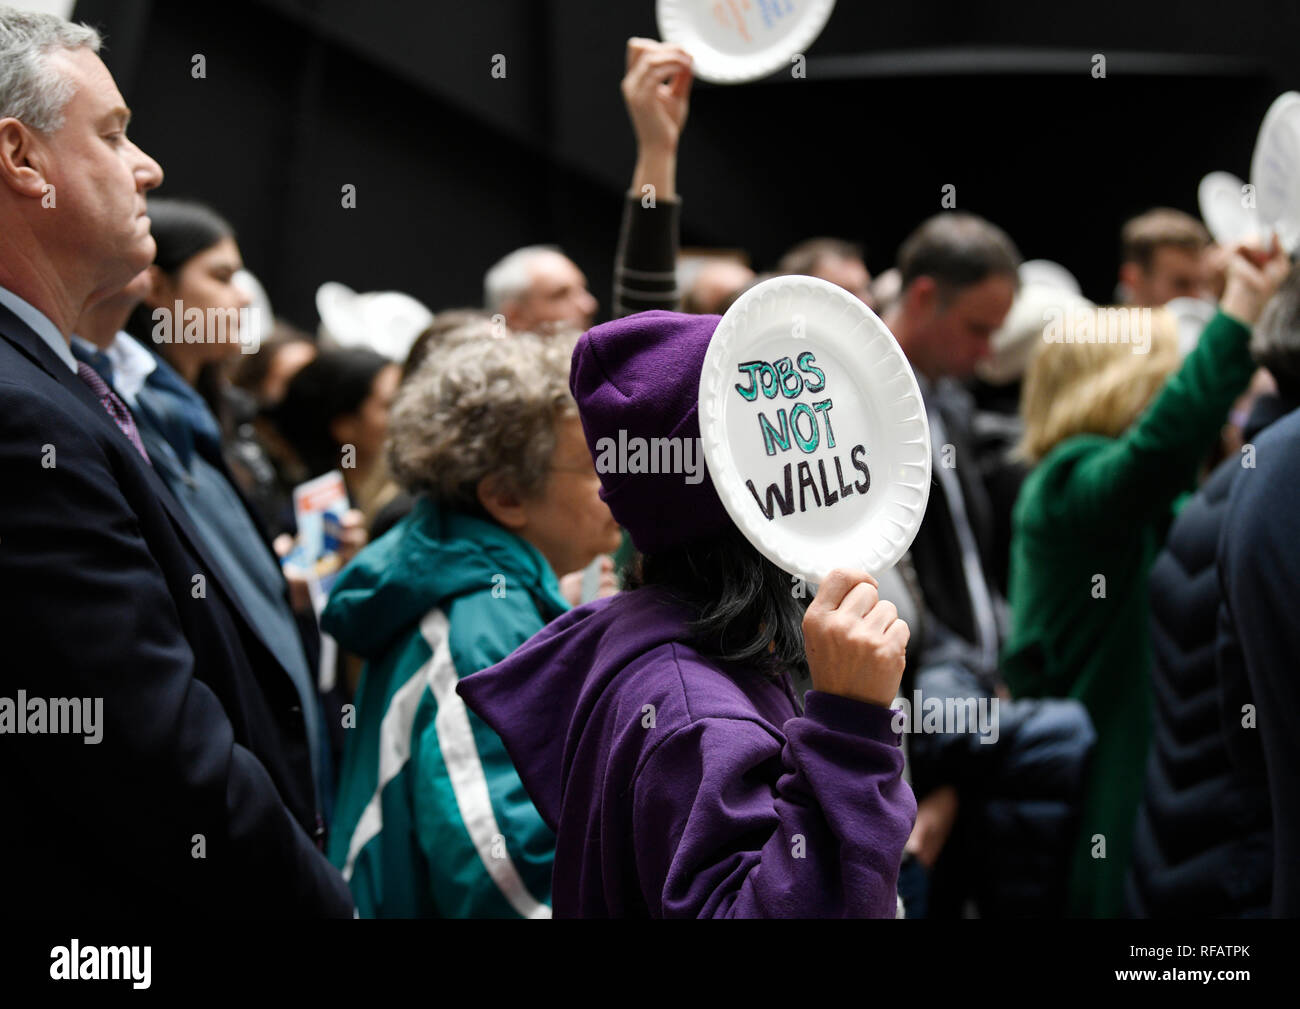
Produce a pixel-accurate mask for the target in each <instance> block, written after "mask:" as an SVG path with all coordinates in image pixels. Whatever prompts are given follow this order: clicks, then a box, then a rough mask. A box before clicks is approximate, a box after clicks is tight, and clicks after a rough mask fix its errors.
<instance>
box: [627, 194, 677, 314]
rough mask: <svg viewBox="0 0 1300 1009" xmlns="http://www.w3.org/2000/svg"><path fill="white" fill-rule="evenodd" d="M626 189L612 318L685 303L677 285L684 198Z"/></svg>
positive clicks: (675, 306)
mask: <svg viewBox="0 0 1300 1009" xmlns="http://www.w3.org/2000/svg"><path fill="white" fill-rule="evenodd" d="M648 203H649V198H648V197H642V195H641V194H640V193H632V192H630V193H628V194H627V197H626V199H625V200H624V203H623V224H622V226H621V228H620V229H619V235H618V251H617V252H616V254H615V256H614V300H613V301H612V302H611V304H612V305H613V306H614V318H616V319H619V318H622V317H623V316H625V315H632V314H633V313H636V312H648V311H651V310H653V309H664V310H666V311H671V312H675V311H678V310H679V306H680V304H681V294H680V292H679V291H678V290H677V247H678V241H679V239H678V229H679V227H680V225H679V218H680V215H681V200H680V199H678V198H675V199H671V200H665V199H656V200H655V201H654V205H653V206H648V205H647V204H648Z"/></svg>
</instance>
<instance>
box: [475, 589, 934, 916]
mask: <svg viewBox="0 0 1300 1009" xmlns="http://www.w3.org/2000/svg"><path fill="white" fill-rule="evenodd" d="M689 619H690V614H689V613H688V612H687V611H686V610H684V609H683V608H682V607H681V606H680V604H678V603H675V602H674V601H673V600H671V599H670V598H669V597H668V596H667V595H665V593H664V592H663V590H661V589H657V588H653V587H647V588H641V589H637V590H635V591H632V592H625V593H622V594H620V595H617V596H614V597H611V598H609V599H602V600H599V601H597V602H594V603H589V604H587V605H586V606H582V607H580V608H578V609H575V610H571V611H570V612H568V613H566V614H564V615H562V616H560V617H559V618H557V619H556V620H554V621H553V622H552V623H550V624H549V625H548V626H547V627H546V628H545V629H543V630H542V631H540V632H538V633H537V634H536V635H535V636H534V637H532V638H531V639H530V640H529V641H528V642H526V643H525V644H524V645H523V646H522V647H520V648H519V649H518V650H517V651H516V652H515V653H514V654H512V655H511V656H510V657H509V658H507V659H505V660H504V661H502V662H499V663H497V664H496V665H495V666H491V667H489V668H488V669H485V670H483V671H482V672H479V673H475V674H473V675H471V676H468V677H466V678H464V679H462V680H461V681H460V683H459V685H458V686H457V688H456V689H457V690H458V691H459V692H460V694H461V696H462V697H464V699H465V702H466V704H468V705H469V707H470V708H472V709H473V710H474V711H475V712H476V713H477V714H478V715H479V716H480V717H481V718H482V719H483V720H484V721H485V722H487V723H488V725H490V726H491V727H492V728H493V729H494V730H495V731H496V732H497V733H498V735H500V737H501V738H502V740H503V741H504V742H505V746H506V749H507V750H508V751H509V754H510V757H511V759H512V760H513V761H514V764H515V767H516V769H517V770H518V772H519V776H520V778H521V780H522V781H523V783H524V787H525V788H526V789H527V790H528V793H529V795H530V796H531V797H532V799H533V802H534V803H535V804H536V806H537V809H538V811H539V812H540V813H541V815H542V818H543V819H544V820H545V821H546V822H547V824H549V825H550V826H551V828H552V829H553V830H554V831H555V834H556V847H555V871H554V877H553V908H554V914H555V917H557V918H562V917H570V918H575V917H654V918H715V917H716V918H721V917H755V918H797V917H839V916H844V917H850V916H851V917H888V918H892V917H894V914H895V908H896V900H895V893H896V889H897V882H898V866H899V862H900V860H901V858H902V853H903V845H904V843H905V842H906V841H907V838H908V834H909V833H910V832H911V829H912V823H913V821H914V820H915V818H916V800H915V798H914V797H913V795H912V790H911V789H910V788H909V787H908V786H907V784H906V783H905V782H904V781H903V780H902V778H901V777H900V775H901V773H902V769H903V754H902V750H901V749H900V737H899V734H898V733H896V732H895V731H894V730H893V728H892V725H891V720H892V715H893V712H891V711H890V710H889V709H888V708H882V707H878V706H876V705H873V704H866V703H864V702H861V701H855V700H851V699H849V698H845V697H838V696H835V695H832V694H825V693H820V692H817V691H810V692H809V693H808V694H807V696H806V699H805V702H806V709H805V710H804V711H803V713H802V714H801V713H800V712H799V710H798V709H799V705H798V702H797V700H796V697H795V694H794V692H793V690H792V688H791V686H790V682H789V680H788V678H786V677H784V676H782V677H780V678H773V677H766V676H763V675H761V674H758V673H744V672H740V673H737V672H732V673H727V672H725V671H724V670H723V667H722V666H721V665H719V664H718V663H717V662H714V661H712V660H710V659H707V658H704V657H703V656H701V655H700V654H699V653H698V652H696V651H694V650H693V649H692V648H690V647H689V646H688V645H686V644H684V643H683V642H685V641H686V640H688V637H687V631H686V623H687V621H688V620H689Z"/></svg>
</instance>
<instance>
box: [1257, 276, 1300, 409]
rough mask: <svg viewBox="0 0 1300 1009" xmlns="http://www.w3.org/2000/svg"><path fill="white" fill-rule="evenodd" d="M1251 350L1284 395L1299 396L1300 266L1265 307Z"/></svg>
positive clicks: (1297, 397) (1298, 397) (1296, 397)
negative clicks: (1275, 380)
mask: <svg viewBox="0 0 1300 1009" xmlns="http://www.w3.org/2000/svg"><path fill="white" fill-rule="evenodd" d="M1250 353H1251V356H1252V357H1253V358H1254V359H1255V363H1256V364H1258V365H1260V366H1261V367H1263V368H1267V369H1268V370H1269V371H1270V372H1271V373H1272V375H1273V377H1274V378H1275V379H1277V387H1278V389H1279V390H1280V391H1281V392H1282V393H1283V395H1286V396H1288V397H1290V398H1295V399H1300V266H1296V267H1292V269H1291V272H1290V273H1289V274H1287V278H1286V280H1284V281H1283V282H1282V286H1281V287H1279V288H1278V290H1277V293H1276V294H1275V295H1273V297H1272V299H1271V300H1270V301H1269V303H1268V304H1267V305H1265V306H1264V312H1263V314H1262V315H1260V317H1259V322H1258V323H1256V324H1255V330H1254V332H1253V333H1252V334H1251V337H1250Z"/></svg>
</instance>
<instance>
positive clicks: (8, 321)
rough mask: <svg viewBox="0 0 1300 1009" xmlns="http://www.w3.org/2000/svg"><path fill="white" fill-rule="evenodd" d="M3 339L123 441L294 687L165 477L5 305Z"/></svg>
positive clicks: (0, 317) (0, 314)
mask: <svg viewBox="0 0 1300 1009" xmlns="http://www.w3.org/2000/svg"><path fill="white" fill-rule="evenodd" d="M0 337H3V338H4V339H6V340H8V341H9V342H10V343H12V344H13V345H14V346H15V347H17V348H18V350H19V351H21V352H22V353H23V354H24V355H26V356H27V357H28V358H30V359H31V360H32V362H33V363H34V364H36V365H37V367H39V368H41V369H42V370H43V371H44V372H45V373H46V374H48V375H50V376H51V377H52V378H53V379H54V380H55V381H56V382H58V383H59V384H60V385H61V386H63V387H64V388H65V389H67V390H68V391H69V392H70V393H71V394H72V395H73V396H74V397H75V398H77V399H78V400H80V401H81V402H82V404H84V405H85V406H86V408H87V412H88V413H89V414H90V415H91V417H92V418H93V423H96V424H99V425H100V426H101V427H102V428H103V429H104V430H108V431H112V433H113V437H115V438H121V439H122V442H123V445H124V448H125V450H124V451H123V453H122V455H123V456H124V457H125V458H126V459H127V460H128V462H127V463H126V465H131V466H137V467H139V468H140V470H141V471H142V472H143V473H144V475H145V479H146V480H147V481H148V483H149V487H150V489H151V490H152V491H153V492H154V495H155V496H156V497H157V498H158V499H159V500H160V501H161V502H162V504H163V506H164V507H165V508H166V509H167V515H168V517H169V518H170V519H171V521H172V525H173V526H174V527H175V529H176V533H177V535H179V536H180V537H181V539H182V540H183V541H184V542H185V545H186V546H187V547H189V549H190V551H191V552H192V553H193V554H195V555H196V556H197V557H198V559H199V560H200V561H202V563H203V566H204V567H205V568H206V569H207V570H208V573H209V574H210V576H211V577H212V578H213V579H215V580H216V582H217V583H218V585H219V586H220V588H221V591H222V594H223V595H224V596H225V598H226V600H227V601H228V602H229V604H230V607H231V609H232V610H233V611H234V612H235V613H236V614H237V615H238V617H239V619H240V620H241V621H242V622H243V623H244V625H245V628H246V630H247V631H248V633H249V635H250V636H251V637H252V639H253V640H255V641H257V643H258V644H259V645H260V646H261V648H262V651H263V652H264V653H266V654H267V655H269V656H270V657H271V661H273V662H274V663H275V664H276V666H277V667H279V668H280V669H281V670H282V671H283V672H284V675H285V677H286V679H288V680H289V683H290V686H292V682H293V681H292V677H290V676H289V673H288V671H287V670H285V669H284V667H283V666H281V665H280V662H279V660H278V659H276V657H275V655H274V654H273V653H272V652H271V650H270V649H269V648H267V647H266V645H265V643H264V642H263V641H262V639H261V636H260V635H259V634H258V633H257V629H256V628H257V625H256V624H254V623H253V621H252V619H251V618H250V617H249V614H248V611H247V610H246V609H245V608H244V604H243V602H242V601H241V600H240V598H239V594H238V593H237V592H235V591H234V589H233V588H232V587H231V585H230V584H229V583H228V582H227V581H226V579H225V576H224V575H223V573H222V571H221V567H220V565H218V564H217V563H216V562H215V561H214V560H213V558H212V555H211V554H210V553H209V552H208V550H207V548H206V547H205V546H204V544H203V539H202V537H201V536H199V534H198V531H197V530H196V529H195V528H194V525H193V523H192V522H191V521H190V517H189V515H187V514H186V512H185V508H184V507H183V506H182V505H181V503H180V502H179V501H177V500H176V496H175V495H174V494H173V493H172V492H171V488H169V487H168V486H167V484H166V483H164V482H163V480H162V477H160V476H159V475H158V473H157V472H156V471H155V470H154V467H153V466H151V465H149V464H148V463H147V462H145V461H144V460H143V459H142V458H140V454H139V453H138V452H137V451H136V450H135V446H133V445H131V443H130V440H129V439H127V437H126V435H125V434H123V433H122V431H121V429H120V428H119V427H118V426H117V424H116V423H115V422H114V420H113V418H112V417H110V416H109V415H108V411H106V410H105V409H104V407H103V405H102V404H101V403H100V402H99V400H98V399H96V398H95V394H94V393H92V392H91V391H90V388H89V387H88V386H87V385H86V383H85V382H83V381H82V380H81V379H80V378H78V377H77V375H76V374H75V373H74V372H73V371H71V370H70V369H69V368H68V366H67V364H65V363H64V362H63V361H62V360H60V359H59V357H58V355H57V354H55V353H54V351H53V350H51V349H50V348H49V346H47V345H46V343H45V341H44V340H42V339H41V338H40V336H39V335H38V334H37V333H35V332H33V331H32V329H31V327H30V326H28V325H27V324H26V323H25V322H23V321H22V320H21V319H19V318H18V317H17V316H16V315H14V314H13V312H11V311H9V309H8V308H6V307H5V306H4V305H0Z"/></svg>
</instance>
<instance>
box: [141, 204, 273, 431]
mask: <svg viewBox="0 0 1300 1009" xmlns="http://www.w3.org/2000/svg"><path fill="white" fill-rule="evenodd" d="M149 219H150V222H151V225H150V230H151V231H152V232H153V237H154V241H155V242H157V243H158V255H157V256H156V257H155V258H154V262H153V266H151V267H150V268H149V279H150V291H149V294H147V295H146V296H145V298H144V301H143V302H142V303H141V304H140V305H139V306H138V307H137V308H136V309H135V310H134V311H133V312H132V313H131V317H130V318H129V319H128V320H127V324H126V330H127V332H128V333H130V334H131V335H132V336H133V337H135V339H136V340H138V341H139V342H140V343H142V344H144V345H145V346H147V347H151V348H153V351H154V353H155V354H157V355H159V356H160V357H161V358H162V359H163V360H164V361H166V362H167V363H168V364H169V365H171V367H172V368H173V369H174V370H175V371H176V372H177V373H178V374H179V375H180V376H181V378H183V379H184V380H185V382H186V384H187V385H189V386H190V388H192V389H194V390H196V391H197V392H198V393H199V395H201V396H202V397H203V401H204V402H205V403H206V404H207V406H208V409H209V410H210V411H211V412H212V415H213V416H214V417H215V418H216V419H217V421H218V424H219V427H220V432H221V433H222V434H228V433H229V431H230V424H229V409H228V406H227V403H226V400H225V395H224V388H225V385H226V380H225V376H224V375H223V374H222V365H224V364H225V363H226V362H228V361H230V360H231V359H232V358H233V357H237V356H238V355H239V353H240V347H241V344H240V326H241V324H242V322H243V321H244V320H243V319H242V318H241V314H242V313H243V311H244V310H245V309H247V308H248V307H249V306H250V305H251V304H252V299H251V298H250V297H249V295H248V294H247V293H246V292H245V291H244V290H243V289H242V288H240V287H239V286H238V285H237V284H236V283H235V274H237V273H238V272H239V271H240V270H242V269H243V268H244V261H243V258H242V257H241V256H240V253H239V245H238V244H237V243H236V242H235V232H234V229H233V228H232V227H231V226H230V224H229V223H228V222H227V221H226V220H225V219H224V218H223V217H221V216H220V215H219V214H218V213H217V212H216V211H214V210H212V209H211V208H210V207H206V206H204V205H203V204H201V203H195V202H192V201H189V200H177V199H165V198H154V199H151V200H150V201H149Z"/></svg>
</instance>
